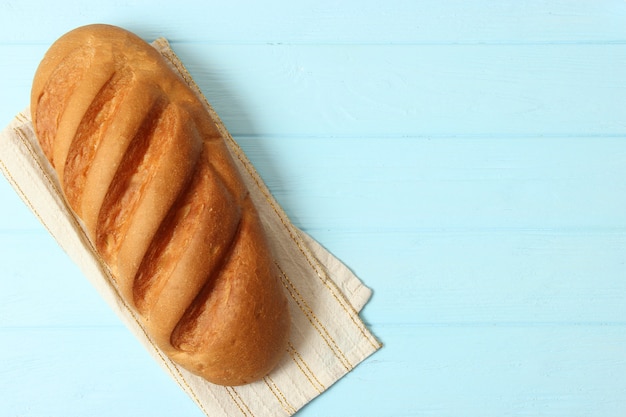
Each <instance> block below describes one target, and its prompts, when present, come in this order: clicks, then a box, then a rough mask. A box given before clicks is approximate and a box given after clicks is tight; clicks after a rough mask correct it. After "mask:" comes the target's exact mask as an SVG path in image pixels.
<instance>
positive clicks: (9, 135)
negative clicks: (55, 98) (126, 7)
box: [0, 39, 381, 417]
mask: <svg viewBox="0 0 626 417" xmlns="http://www.w3.org/2000/svg"><path fill="white" fill-rule="evenodd" d="M153 46H154V47H155V48H157V49H158V50H159V51H160V52H161V53H162V54H163V55H164V56H165V57H166V58H167V60H168V61H169V62H170V63H171V64H172V66H173V67H174V68H175V69H176V70H177V71H178V72H179V73H180V74H181V75H182V76H183V78H184V79H185V80H186V81H187V82H188V83H189V84H190V85H191V86H192V88H194V89H195V90H196V92H197V93H198V94H199V96H200V97H201V99H202V100H203V101H204V102H205V103H206V105H207V108H208V109H209V111H210V113H211V115H212V116H213V117H214V119H215V120H216V122H217V123H218V125H219V126H220V128H221V129H222V132H223V133H224V136H225V137H226V138H227V143H228V145H229V149H230V151H231V152H232V155H233V157H234V159H235V162H236V164H237V166H238V168H239V170H240V171H241V173H242V176H243V177H244V180H245V182H246V183H247V185H248V188H249V189H250V191H251V195H252V197H253V199H254V202H255V203H256V205H257V207H258V209H259V212H260V215H261V218H262V221H263V223H264V225H265V227H266V228H267V231H268V235H269V237H270V241H271V244H272V247H273V251H274V252H273V253H274V255H275V257H276V263H277V265H279V270H280V274H281V280H282V283H283V285H284V288H285V291H286V293H287V294H288V299H289V305H290V310H291V316H292V332H291V338H290V342H289V345H288V351H287V352H286V353H285V355H284V358H283V360H282V362H281V363H280V364H279V366H278V367H277V368H276V369H275V370H274V371H273V372H272V373H271V374H270V375H268V376H267V377H265V378H264V379H262V380H261V381H258V382H255V383H253V384H249V385H246V386H241V387H221V386H216V385H212V384H210V383H208V382H206V381H205V380H203V379H201V378H199V377H197V376H195V375H193V374H191V373H189V372H187V371H186V370H184V369H182V368H181V367H179V366H177V365H176V364H174V363H173V362H171V361H170V360H169V359H168V358H167V357H166V356H165V355H164V354H163V353H162V352H161V351H159V349H157V348H156V347H155V345H154V344H153V343H152V342H151V341H150V339H149V338H148V337H147V335H146V333H145V332H144V330H143V329H142V328H141V326H140V325H139V322H138V320H137V318H136V316H135V314H134V313H133V311H132V310H131V309H130V308H129V306H128V305H127V304H126V303H125V302H124V301H123V300H122V299H121V298H120V297H119V295H118V292H117V290H116V288H115V284H114V282H113V281H112V280H111V278H110V275H109V271H108V269H107V268H106V266H105V265H104V263H103V262H102V261H101V259H99V257H98V256H97V254H96V252H95V250H94V248H93V245H92V244H91V242H90V241H89V239H88V238H87V235H86V234H85V232H84V230H83V228H82V226H81V224H80V222H79V221H78V220H77V219H76V218H75V217H74V216H73V215H72V213H71V211H70V210H69V208H68V206H67V205H66V202H65V200H64V199H63V197H62V195H61V192H60V191H59V190H60V186H59V184H58V182H57V180H56V176H55V174H54V171H53V169H52V168H51V166H50V165H49V164H48V162H47V160H46V159H45V157H44V156H43V154H42V152H41V150H40V148H39V146H38V144H37V140H36V138H35V135H34V133H33V130H32V124H31V121H30V116H29V113H28V111H27V110H26V111H24V112H22V113H19V114H18V115H17V116H16V117H15V119H14V120H13V121H12V122H11V123H10V124H9V126H7V127H6V128H5V129H4V131H2V132H1V134H0V168H1V170H2V172H3V174H4V176H5V177H6V178H7V180H8V181H9V182H10V183H11V185H12V186H13V188H14V189H15V191H16V192H17V193H18V194H19V196H20V197H21V198H22V200H23V201H24V202H25V203H26V205H27V206H28V207H29V208H30V209H31V210H32V212H33V213H34V214H35V215H36V216H37V218H38V219H39V220H40V221H41V223H43V225H44V226H45V227H46V228H47V230H48V231H49V232H50V234H51V235H52V236H53V237H54V238H55V239H56V240H57V242H58V243H59V245H60V246H61V247H62V248H63V249H64V250H65V251H66V252H67V254H68V255H69V256H70V257H71V258H72V260H73V261H74V262H76V263H77V264H78V266H79V267H80V268H81V270H82V271H83V273H84V274H85V276H86V277H87V278H88V279H89V280H90V281H91V283H92V284H93V285H94V286H95V287H96V289H97V290H98V292H99V293H100V294H101V295H102V297H104V299H105V300H106V301H107V303H108V304H109V305H110V306H111V308H112V309H113V310H114V311H115V312H116V313H117V314H118V315H119V317H120V318H121V319H122V320H123V321H124V322H125V324H126V325H127V326H128V327H129V328H130V330H131V331H132V332H133V333H134V334H135V336H136V337H137V338H138V339H139V341H140V342H141V343H142V344H143V345H144V346H145V348H146V350H147V351H148V352H149V353H150V354H151V355H152V356H153V357H154V358H155V360H156V361H157V362H158V363H159V364H160V365H161V366H162V367H163V368H164V369H165V371H166V372H167V373H168V374H169V375H170V376H171V377H172V378H173V379H174V380H175V381H176V382H177V383H178V385H179V386H180V387H181V388H182V389H183V390H184V391H185V392H187V394H189V396H190V397H191V398H192V399H193V400H194V401H195V402H196V403H197V405H198V406H199V407H200V409H201V410H202V411H203V412H204V413H205V414H206V415H207V416H211V417H216V416H236V415H241V414H243V415H244V416H247V417H252V416H254V417H264V416H289V415H292V414H294V413H295V412H296V411H297V410H299V409H300V408H301V407H302V406H304V405H305V404H306V403H308V402H309V401H310V400H312V399H313V398H315V397H316V396H318V395H319V394H321V393H322V392H324V391H325V390H326V389H327V388H328V387H330V386H331V385H332V384H333V383H334V382H336V381H337V380H338V379H340V378H341V377H342V376H344V375H345V374H346V373H348V372H349V371H350V370H352V369H353V368H354V367H355V366H356V365H357V364H359V363H360V362H362V361H363V360H364V359H365V358H367V357H368V356H369V355H371V354H372V353H374V352H375V351H376V350H378V349H379V348H380V347H381V344H380V342H379V341H378V340H377V339H376V338H375V337H374V336H373V335H372V334H371V333H370V331H369V330H368V329H367V328H366V326H365V325H364V324H363V322H362V321H361V319H360V317H359V311H360V310H361V308H362V307H363V306H364V305H365V303H366V302H367V300H368V299H369V297H370V295H371V291H370V290H369V289H368V288H366V287H365V286H364V285H363V284H362V283H361V281H360V280H359V279H358V278H357V277H356V276H355V275H354V274H353V273H352V272H351V271H350V270H349V269H348V268H346V266H344V265H343V264H342V263H341V262H339V261H338V260H337V259H336V258H335V257H333V256H332V255H331V254H330V253H329V252H328V251H326V250H325V249H324V248H322V247H321V246H320V245H319V244H318V243H316V242H315V241H314V240H313V239H311V238H310V237H309V236H307V235H306V234H305V233H303V232H302V231H300V230H298V229H297V228H296V227H294V226H293V225H292V224H291V222H290V221H289V219H288V218H287V216H286V215H285V213H284V211H283V210H282V209H281V207H280V206H279V205H278V203H277V202H276V200H274V198H273V197H272V195H271V194H270V192H269V190H268V189H267V187H266V186H265V184H264V183H263V181H262V179H261V178H260V177H259V176H258V174H257V172H256V171H255V169H254V167H253V166H252V164H251V163H250V161H249V160H248V159H247V158H246V156H245V155H244V154H243V152H242V150H241V149H240V147H239V146H238V145H237V144H236V142H235V141H234V140H233V138H232V137H231V136H230V135H229V134H228V132H226V129H225V128H224V126H223V124H222V123H221V122H220V121H219V118H218V117H217V115H216V114H215V112H214V111H213V109H212V108H211V107H210V106H209V104H208V103H207V102H206V100H205V99H204V96H202V93H201V92H200V91H199V89H198V88H197V86H196V85H195V83H194V82H193V80H192V79H191V77H190V75H189V73H188V72H187V71H186V69H185V68H184V67H183V65H182V64H181V62H180V60H179V59H178V57H177V56H176V55H175V54H174V52H173V51H172V50H171V48H170V46H169V44H168V43H167V41H165V40H164V39H158V40H156V41H155V42H154V43H153Z"/></svg>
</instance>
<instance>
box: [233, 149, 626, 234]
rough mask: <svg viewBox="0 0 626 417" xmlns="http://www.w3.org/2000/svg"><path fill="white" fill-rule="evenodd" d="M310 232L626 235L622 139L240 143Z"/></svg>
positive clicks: (625, 168) (625, 167)
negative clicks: (618, 231)
mask: <svg viewBox="0 0 626 417" xmlns="http://www.w3.org/2000/svg"><path fill="white" fill-rule="evenodd" d="M238 141H239V142H240V143H241V144H242V146H243V147H244V149H245V150H246V152H247V154H248V155H249V157H250V158H251V160H252V161H253V163H254V164H255V166H256V167H257V169H258V170H259V172H260V173H261V175H262V177H263V178H264V180H265V181H266V182H267V184H268V185H269V187H270V189H271V190H272V192H273V193H274V195H275V196H276V198H277V199H278V200H279V202H280V203H281V204H282V206H283V207H284V208H285V210H286V211H287V213H288V214H289V215H290V216H292V219H293V220H294V222H295V223H296V224H297V225H298V226H300V227H303V228H305V229H307V230H318V229H319V230H326V229H330V230H345V229H347V230H383V231H384V230H388V231H389V232H390V233H395V232H402V231H407V230H414V229H419V230H424V229H426V230H448V229H451V230H455V229H457V230H458V229H461V230H477V229H486V230H496V231H497V230H500V229H544V228H547V229H561V228H563V229H567V228H574V229H581V230H587V229H589V228H594V227H597V228H600V229H603V228H609V229H610V228H615V227H617V228H624V227H626V214H625V213H626V205H625V203H624V196H625V195H626V163H625V161H626V146H625V142H624V138H623V137H603V138H596V137H593V138H588V137H562V138H560V137H553V138H546V137H515V138H514V137H508V138H501V137H493V138H492V137H487V138H485V137H476V138H458V137H449V138H436V139H429V138H389V137H380V138H294V139H274V138H265V137H261V138H258V137H239V138H238Z"/></svg>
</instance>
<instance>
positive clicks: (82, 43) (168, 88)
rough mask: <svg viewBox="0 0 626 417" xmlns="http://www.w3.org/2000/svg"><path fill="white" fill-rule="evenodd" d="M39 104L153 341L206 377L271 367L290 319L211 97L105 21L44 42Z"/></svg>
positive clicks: (250, 376)
mask: <svg viewBox="0 0 626 417" xmlns="http://www.w3.org/2000/svg"><path fill="white" fill-rule="evenodd" d="M31 115H32V118H33V124H34V127H35V132H36V134H37V137H38V140H39V143H40V146H41V148H42V150H43V152H44V154H45V155H46V157H47V158H48V160H49V161H50V163H51V165H52V166H53V167H54V169H55V171H56V172H57V175H58V179H59V182H60V184H61V186H62V189H63V192H64V195H65V198H66V200H67V202H68V204H69V206H70V207H71V208H72V210H73V211H74V212H75V214H76V215H77V216H78V217H79V218H80V219H81V220H82V223H83V224H84V226H85V229H86V232H87V234H88V236H89V237H90V239H91V240H92V241H93V242H94V245H95V247H96V249H97V251H98V253H99V255H100V257H101V258H102V259H103V260H104V262H105V263H106V264H107V266H108V267H109V269H110V271H111V273H112V276H113V278H114V280H115V282H116V286H117V288H118V290H119V293H120V296H121V297H122V298H123V299H124V300H125V301H126V302H127V303H128V304H129V305H130V306H132V308H134V309H135V311H136V312H137V313H138V316H139V317H140V320H141V322H142V325H143V326H144V328H145V329H146V331H147V333H148V335H149V336H150V338H151V339H152V340H153V342H154V343H155V344H156V345H157V346H158V347H159V348H161V349H162V350H163V351H164V352H165V353H166V354H167V355H168V356H169V357H170V358H171V359H173V360H174V361H176V362H178V363H179V364H181V365H182V366H184V367H186V368H187V369H189V370H190V371H192V372H194V373H196V374H198V375H200V376H202V377H204V378H205V379H207V380H209V381H210V382H214V383H218V384H222V385H240V384H244V383H248V382H251V381H253V380H256V379H259V378H261V377H263V376H264V375H265V374H267V373H268V372H269V371H270V370H271V369H272V368H273V367H274V366H275V365H276V363H277V362H278V360H279V359H280V357H281V356H282V354H283V353H284V351H285V344H286V341H287V337H288V328H289V317H288V313H287V305H286V299H285V297H284V295H283V293H282V288H281V287H280V283H279V282H280V281H279V278H278V276H277V273H276V267H275V265H274V263H273V262H274V261H273V259H272V255H271V251H270V249H269V247H268V244H267V240H266V236H265V234H264V231H263V227H262V225H261V222H260V220H259V217H258V214H257V211H256V208H255V207H254V204H253V203H252V201H251V199H250V196H249V193H248V190H247V189H246V187H245V185H244V184H243V182H242V180H241V178H240V176H239V174H238V171H237V169H236V167H235V165H234V163H233V160H232V159H231V157H230V154H229V152H228V149H227V147H226V144H225V141H224V138H223V137H222V136H221V134H220V132H219V130H218V128H217V126H216V124H215V121H214V120H212V118H211V117H210V115H209V113H208V112H207V110H206V108H205V107H204V105H203V103H202V102H201V101H200V100H199V99H198V97H197V96H196V95H195V94H194V92H193V91H192V90H191V89H190V88H189V86H188V85H187V84H186V83H185V82H184V81H183V79H182V78H181V77H180V76H179V75H178V74H176V73H175V72H174V71H172V70H171V69H170V68H169V67H168V65H167V63H166V62H165V60H164V58H163V57H162V56H161V55H160V54H159V53H158V52H157V51H156V50H155V49H154V48H152V47H151V46H150V45H149V44H147V43H146V42H144V41H143V40H142V39H141V38H139V37H137V36H136V35H134V34H132V33H130V32H128V31H126V30H124V29H121V28H118V27H114V26H109V25H90V26H85V27H81V28H78V29H75V30H73V31H71V32H69V33H67V34H65V35H64V36H62V37H61V38H60V39H59V40H58V41H56V42H55V43H54V44H53V45H52V46H51V47H50V49H49V50H48V52H47V53H46V54H45V56H44V58H43V60H42V62H41V64H40V66H39V68H38V69H37V72H36V74H35V78H34V81H33V87H32V94H31Z"/></svg>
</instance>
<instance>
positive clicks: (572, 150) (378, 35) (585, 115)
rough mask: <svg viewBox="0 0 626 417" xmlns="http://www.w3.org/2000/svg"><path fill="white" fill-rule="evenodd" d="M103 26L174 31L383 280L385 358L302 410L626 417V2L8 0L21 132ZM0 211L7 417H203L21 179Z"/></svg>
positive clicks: (252, 133)
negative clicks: (50, 79) (63, 38)
mask: <svg viewBox="0 0 626 417" xmlns="http://www.w3.org/2000/svg"><path fill="white" fill-rule="evenodd" d="M53 8H54V10H53ZM53 12H54V13H53ZM52 14H54V15H55V16H57V17H56V18H55V19H50V18H49V16H50V15H52ZM94 21H100V22H107V23H113V24H119V25H123V26H126V27H127V28H129V29H131V30H134V31H136V32H137V33H139V34H140V35H141V36H142V37H144V38H146V39H148V40H151V39H153V38H155V37H158V36H166V37H167V38H168V39H170V41H172V46H173V48H174V50H175V51H176V52H177V54H179V55H180V57H181V58H182V60H183V62H184V63H185V64H186V65H187V66H188V67H189V70H190V71H191V73H192V75H193V76H194V78H195V79H196V81H197V82H198V84H199V85H200V87H201V88H202V90H203V91H204V92H205V93H206V95H207V96H208V98H209V100H210V101H211V102H212V104H213V105H214V106H215V108H216V110H217V112H218V113H219V114H220V116H221V117H222V118H223V119H224V121H225V123H226V125H227V126H228V128H229V129H230V130H231V131H232V133H233V134H234V135H235V139H236V140H237V141H238V142H239V143H240V144H241V146H242V148H243V149H244V151H245V152H246V154H247V155H248V156H249V157H250V159H251V160H252V162H253V163H254V164H255V166H256V168H257V169H258V171H259V173H260V174H261V176H262V177H263V179H264V180H265V181H266V182H267V184H268V186H269V187H270V189H271V191H272V193H273V194H274V195H275V196H276V198H277V199H278V201H279V202H280V203H281V205H282V206H283V207H284V208H285V210H286V211H287V214H288V215H289V216H290V217H291V219H292V220H293V221H294V223H295V224H296V225H297V226H298V227H300V228H302V229H303V230H305V231H307V232H308V233H310V234H311V235H312V236H313V237H314V238H316V239H317V240H318V241H320V242H321V243H322V244H323V245H324V246H325V247H327V248H328V249H330V250H331V251H332V252H333V253H334V254H335V255H337V256H338V257H339V258H340V259H342V260H343V261H344V262H346V264H347V265H348V266H349V267H350V268H351V269H352V270H354V271H355V272H356V274H357V275H358V276H359V277H360V278H361V279H362V280H363V281H364V282H365V284H366V285H368V286H369V287H371V288H372V289H373V290H374V296H373V298H372V300H371V301H370V303H368V305H367V306H366V307H365V309H364V311H363V313H362V317H363V318H364V320H365V321H366V322H367V323H368V324H369V325H370V326H371V328H372V330H373V332H374V334H376V335H377V336H378V337H380V339H381V340H382V342H383V343H384V345H385V346H384V348H383V349H382V350H381V351H379V352H377V353H376V354H375V355H373V356H372V357H371V358H370V359H368V360H367V361H365V362H364V363H363V364H362V365H360V366H358V367H357V368H356V369H355V370H354V371H353V372H351V373H350V374H348V376H346V377H345V378H343V379H342V380H340V381H339V382H338V383H337V384H336V385H334V386H333V387H331V389H330V390H328V392H326V393H324V395H322V396H320V397H319V398H317V399H316V400H314V401H313V402H312V403H311V404H309V405H308V406H307V407H305V408H304V409H303V410H301V411H300V412H299V414H298V415H299V416H322V415H324V416H328V415H336V416H377V417H385V416H389V417H391V416H394V417H396V416H418V415H420V416H421V415H428V416H434V417H444V416H445V417H452V416H454V417H457V416H481V417H483V416H494V417H495V416H498V417H500V416H525V415H533V416H568V417H569V416H598V417H601V416H602V417H604V416H614V415H621V414H623V411H624V410H625V409H626V399H625V398H624V396H623V393H624V391H626V377H625V376H624V375H626V338H625V336H624V335H625V334H626V333H625V331H624V330H626V307H625V306H626V281H625V280H624V277H625V276H626V198H625V195H626V24H625V23H626V2H624V1H621V0H611V1H609V0H607V1H594V2H592V1H582V0H581V1H577V0H576V1H556V0H552V1H543V0H542V1H540V0H532V1H524V2H518V1H504V2H497V1H487V0H480V1H474V2H466V1H461V0H458V1H457V0H453V1H447V2H440V1H434V0H420V1H404V0H395V1H391V2H384V3H382V2H375V1H360V2H354V1H345V2H336V1H332V2H331V1H308V0H307V1H303V2H296V3H290V2H284V1H281V0H266V1H260V2H252V1H246V2H244V3H217V2H213V1H210V2H199V1H188V2H182V3H180V2H179V3H171V2H169V3H166V2H160V1H157V2H156V3H155V2H154V1H151V2H147V1H143V0H137V1H130V2H116V1H113V2H108V3H99V4H91V3H81V2H70V1H60V2H57V3H48V2H43V1H40V0H31V1H26V2H15V1H9V2H4V3H1V4H0V57H1V58H0V59H1V60H2V63H3V65H2V66H0V75H1V76H0V91H2V96H1V97H2V98H1V99H0V122H2V125H5V124H6V123H8V121H9V120H10V119H11V118H12V117H13V115H14V114H15V113H16V112H17V111H19V110H21V109H22V108H24V107H25V106H26V105H27V104H28V94H29V91H30V83H31V79H32V74H33V73H34V70H35V68H36V66H37V64H38V62H39V59H40V57H41V55H42V54H43V52H44V51H45V49H46V48H47V46H48V45H49V44H50V43H51V42H52V41H53V40H54V39H56V37H58V36H59V35H61V34H62V33H63V32H65V31H67V30H69V29H71V28H73V27H75V26H78V25H82V24H86V23H92V22H94ZM5 62H9V63H10V65H5V64H4V63H5ZM0 201H2V207H1V209H0V213H1V214H2V215H1V216H0V264H1V265H2V266H3V268H2V272H1V274H0V335H1V336H0V337H2V340H3V341H6V342H5V343H3V344H2V345H1V347H0V355H1V356H2V357H3V358H4V359H3V361H1V362H0V386H2V387H8V390H7V388H5V389H4V390H3V394H2V395H0V410H3V411H6V412H5V413H4V414H3V415H8V416H18V415H19V416H41V415H64V416H70V417H71V416H84V415H99V416H136V415H140V414H141V415H151V416H169V415H173V414H177V415H185V416H200V415H202V414H201V412H200V411H199V410H197V409H196V408H195V407H194V405H193V403H192V402H191V401H190V400H189V399H188V398H186V397H185V396H184V394H182V393H181V392H180V390H179V389H178V387H177V386H176V385H175V384H173V383H171V381H169V380H167V379H166V377H165V375H164V374H163V373H162V372H161V371H159V370H158V369H157V366H156V365H155V364H154V363H152V362H151V359H149V358H148V357H147V356H146V355H143V352H141V351H140V348H139V345H138V344H137V343H136V342H135V341H134V340H133V339H132V337H131V335H130V333H129V332H127V331H126V330H125V329H124V328H123V327H122V326H121V324H119V322H118V320H117V318H116V317H114V316H113V314H112V313H110V312H109V311H108V310H107V308H106V306H105V305H104V303H103V302H102V301H101V300H100V299H99V297H98V295H97V294H96V293H95V291H94V290H93V289H92V288H90V287H89V284H88V283H86V282H85V281H84V279H82V277H81V276H80V273H79V272H78V271H77V269H76V268H75V267H74V266H73V265H72V264H71V263H70V262H69V260H68V259H67V257H66V256H65V255H64V254H63V252H62V251H61V250H60V249H58V248H57V247H56V244H55V242H54V240H53V239H52V238H51V237H49V236H48V235H47V234H46V233H45V230H44V229H43V227H41V226H40V225H39V224H38V223H37V221H36V219H34V216H32V215H30V213H29V212H28V210H27V209H26V207H25V206H24V205H23V204H22V203H21V202H20V201H19V198H17V196H16V195H15V194H14V193H13V191H12V190H11V189H10V187H9V186H8V184H7V183H6V182H5V181H0ZM32 259H37V260H38V261H37V262H33V261H32ZM94 358H97V360H94ZM155 399H156V401H155Z"/></svg>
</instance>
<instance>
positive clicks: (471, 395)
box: [0, 325, 626, 417]
mask: <svg viewBox="0 0 626 417" xmlns="http://www.w3.org/2000/svg"><path fill="white" fill-rule="evenodd" d="M374 331H375V332H376V333H377V334H378V335H380V336H381V338H382V340H383V341H384V342H385V343H386V344H385V347H384V348H383V349H382V350H381V351H380V352H379V353H377V354H376V356H375V357H373V358H372V359H371V360H368V361H367V362H365V363H364V364H362V365H360V366H358V367H357V368H356V369H355V370H354V371H353V372H351V373H350V374H348V375H347V376H346V377H345V378H343V379H342V380H340V381H339V382H338V383H337V384H335V385H334V386H333V388H332V389H331V390H329V391H327V392H326V393H325V394H324V395H323V396H321V397H319V398H318V399H316V400H315V401H314V402H313V403H312V404H310V405H309V406H307V407H305V408H304V409H303V410H302V411H301V412H300V413H299V414H298V416H317V415H319V412H320V410H332V414H333V415H342V416H343V415H355V416H356V415H359V416H361V415H375V416H380V417H392V416H393V417H397V416H417V415H425V414H426V415H429V416H434V417H444V416H445V417H456V416H459V415H471V416H474V415H480V416H489V417H491V416H493V417H496V416H502V415H549V416H553V417H559V416H562V417H571V416H572V415H599V416H600V415H602V416H604V415H619V414H620V413H621V411H622V410H623V409H624V407H626V402H625V401H626V400H625V399H624V396H623V395H622V394H623V392H624V390H625V389H626V379H624V377H623V375H624V374H626V361H625V360H624V357H626V332H624V327H623V326H491V325H487V326H480V325H478V326H472V325H469V326H447V327H445V326H435V327H423V326H414V325H409V326H374ZM0 337H2V340H3V343H2V345H1V346H0V354H1V355H2V357H3V361H1V362H0V384H1V386H2V387H3V395H2V396H0V408H1V409H2V410H3V412H4V413H5V414H7V415H20V416H24V417H35V416H41V415H63V416H66V417H79V416H80V417H82V416H85V415H93V414H94V413H95V414H98V415H100V416H102V417H106V416H116V417H125V416H129V417H130V416H133V417H134V416H137V415H150V416H154V417H160V416H172V415H185V416H200V415H202V414H201V412H200V411H199V409H197V408H196V407H195V405H193V403H192V402H191V400H189V399H188V398H187V397H186V396H185V394H183V393H182V391H181V390H179V389H177V387H175V386H173V385H174V382H172V381H171V380H169V379H167V378H166V377H165V374H164V373H163V372H162V371H161V370H160V369H159V368H158V366H157V365H156V364H154V362H153V361H152V360H151V359H150V358H149V357H148V356H147V355H145V353H144V352H142V351H141V348H140V347H139V346H138V344H136V343H135V342H134V341H133V340H132V338H131V337H130V335H127V334H126V332H125V330H123V329H119V328H83V329H80V328H66V329H60V328H51V329H32V328H22V329H10V330H6V329H2V330H0ZM592 352H593V354H591V353H592Z"/></svg>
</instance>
